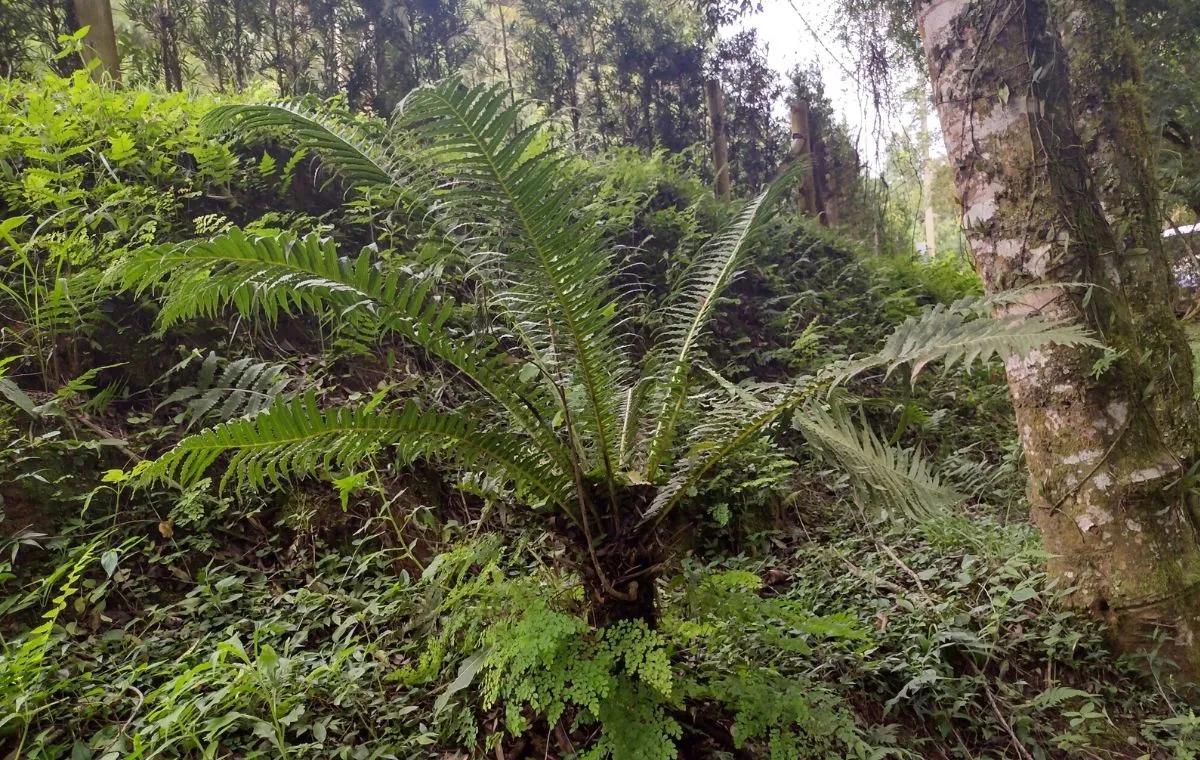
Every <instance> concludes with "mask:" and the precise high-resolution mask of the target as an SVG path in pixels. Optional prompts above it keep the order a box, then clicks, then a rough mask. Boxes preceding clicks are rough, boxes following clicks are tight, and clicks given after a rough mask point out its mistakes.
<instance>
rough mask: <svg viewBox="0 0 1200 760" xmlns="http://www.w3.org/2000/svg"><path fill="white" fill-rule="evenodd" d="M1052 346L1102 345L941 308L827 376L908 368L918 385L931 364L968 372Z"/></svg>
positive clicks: (1048, 326)
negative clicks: (992, 361) (967, 368)
mask: <svg viewBox="0 0 1200 760" xmlns="http://www.w3.org/2000/svg"><path fill="white" fill-rule="evenodd" d="M1047 344H1057V345H1062V346H1100V345H1101V344H1100V343H1099V341H1097V340H1096V339H1095V338H1094V337H1092V335H1091V334H1090V333H1089V332H1088V330H1087V329H1086V328H1085V327H1083V326H1082V325H1079V324H1075V323H1070V322H1063V321H1059V320H1052V319H1047V318H1045V317H1040V316H1008V317H995V318H993V317H988V316H984V317H979V316H978V311H977V310H976V309H975V307H974V305H973V304H972V303H967V304H966V306H965V308H956V307H954V306H950V307H947V306H944V305H939V306H936V307H934V308H932V309H928V310H926V311H925V313H924V314H922V315H920V316H919V317H909V318H908V319H906V320H905V321H904V323H903V324H901V325H900V326H899V327H897V328H896V329H895V330H894V331H892V334H891V335H890V336H888V338H887V341H886V342H885V343H884V345H883V347H882V348H881V349H880V350H879V351H877V352H876V353H874V354H872V355H870V356H867V357H865V358H863V359H856V360H851V361H845V362H839V363H837V364H835V365H831V366H830V367H829V368H827V370H826V371H825V375H826V376H827V377H828V378H830V379H832V380H833V381H834V382H835V383H837V382H844V381H845V380H847V379H849V378H851V377H854V376H855V375H858V374H861V373H862V372H865V371H869V370H872V369H879V368H883V369H885V371H886V372H887V374H889V375H890V374H891V373H892V372H894V371H896V370H897V369H899V368H900V367H902V366H905V365H908V366H911V368H912V369H911V377H912V378H913V379H916V377H917V375H919V374H920V373H921V370H923V369H924V368H925V367H927V366H928V365H929V364H931V363H936V362H941V363H942V365H943V366H944V367H945V368H946V369H950V368H952V367H953V366H954V365H956V364H962V365H964V366H969V365H971V364H974V363H976V362H980V363H982V362H986V361H988V360H990V359H992V358H996V357H998V358H1000V359H1008V358H1009V357H1011V356H1023V355H1025V354H1028V353H1029V352H1030V351H1033V350H1034V349H1036V348H1039V347H1041V346H1044V345H1047Z"/></svg>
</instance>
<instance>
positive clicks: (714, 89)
mask: <svg viewBox="0 0 1200 760" xmlns="http://www.w3.org/2000/svg"><path fill="white" fill-rule="evenodd" d="M704 94H705V96H706V97H705V100H707V101H708V125H709V136H710V138H711V139H712V156H713V177H714V178H715V179H714V180H713V191H714V192H715V193H716V196H717V198H719V199H720V200H723V201H727V200H729V195H730V187H729V184H730V183H729V136H728V135H727V134H726V132H725V93H723V92H721V82H720V80H719V79H716V78H713V79H709V80H707V81H705V83H704Z"/></svg>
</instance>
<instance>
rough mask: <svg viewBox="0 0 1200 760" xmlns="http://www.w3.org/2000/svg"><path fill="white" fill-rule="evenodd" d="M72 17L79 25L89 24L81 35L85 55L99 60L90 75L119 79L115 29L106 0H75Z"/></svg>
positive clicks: (110, 9) (110, 8) (99, 79)
mask: <svg viewBox="0 0 1200 760" xmlns="http://www.w3.org/2000/svg"><path fill="white" fill-rule="evenodd" d="M75 20H76V21H77V22H78V23H79V26H80V28H82V27H85V26H86V27H89V28H88V33H87V37H86V38H85V39H84V48H83V55H84V59H85V60H87V61H91V60H93V59H99V60H100V65H99V66H97V67H96V68H95V69H93V70H92V78H93V79H95V80H96V81H103V80H104V79H105V78H108V79H110V80H111V81H113V82H120V81H121V59H120V57H119V56H118V55H117V32H116V29H115V28H114V27H113V16H112V5H111V4H110V3H109V0H75Z"/></svg>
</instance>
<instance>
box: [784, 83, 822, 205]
mask: <svg viewBox="0 0 1200 760" xmlns="http://www.w3.org/2000/svg"><path fill="white" fill-rule="evenodd" d="M789 110H790V111H791V120H792V145H791V147H790V148H789V149H788V159H789V160H790V161H799V160H805V159H807V160H808V171H807V172H806V173H805V175H804V183H803V184H802V185H800V198H799V211H800V213H801V214H805V215H808V216H820V215H821V209H820V207H819V205H818V203H817V183H816V177H815V174H816V167H815V164H814V162H813V150H812V142H813V140H812V123H811V121H810V120H809V117H808V103H805V102H804V101H802V100H797V101H793V102H792V104H791V107H790V109H789Z"/></svg>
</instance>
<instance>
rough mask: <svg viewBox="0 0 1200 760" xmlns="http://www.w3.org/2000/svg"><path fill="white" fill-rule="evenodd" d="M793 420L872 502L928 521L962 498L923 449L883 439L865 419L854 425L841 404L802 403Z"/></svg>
mask: <svg viewBox="0 0 1200 760" xmlns="http://www.w3.org/2000/svg"><path fill="white" fill-rule="evenodd" d="M793 422H794V424H795V426H796V428H797V429H798V430H800V432H801V433H803V434H804V437H805V440H807V441H808V443H809V446H810V447H811V448H812V449H813V450H814V451H816V452H817V453H819V454H821V455H822V456H824V457H825V458H826V459H827V460H829V461H831V462H832V463H833V464H836V465H837V466H838V467H839V468H840V469H841V470H842V472H845V473H846V474H847V475H849V476H850V478H851V482H852V483H853V484H854V486H855V487H856V488H857V489H858V490H859V491H860V492H861V493H865V494H867V500H868V501H874V502H880V503H883V504H885V505H887V506H889V507H892V508H894V509H896V510H898V511H899V512H901V513H903V514H904V515H905V516H906V517H908V518H910V519H925V518H928V517H930V516H932V515H934V514H936V513H937V512H939V511H941V510H943V509H945V508H947V507H950V506H953V505H954V504H957V503H958V502H960V501H962V499H963V497H962V495H961V494H958V493H956V492H955V491H954V490H953V489H952V488H949V487H948V486H946V485H944V484H943V483H942V480H941V478H940V477H938V476H937V475H936V474H934V473H933V471H932V469H931V468H930V466H929V465H928V464H927V463H926V462H925V460H924V459H923V458H922V457H921V456H920V454H919V453H918V452H916V451H915V450H913V449H903V448H900V447H899V446H891V445H888V444H887V443H884V442H883V441H882V440H881V439H880V438H879V437H878V436H876V435H875V433H874V431H872V430H871V428H870V427H868V426H867V425H866V424H865V422H863V423H861V424H858V425H855V424H854V422H853V421H852V420H851V419H850V415H849V413H848V412H847V410H846V409H845V408H844V407H843V406H841V405H839V404H836V403H835V404H832V405H830V406H829V407H828V408H825V407H823V406H821V405H817V404H808V405H805V406H801V407H799V408H798V409H797V410H796V415H795V418H794V420H793Z"/></svg>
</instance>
